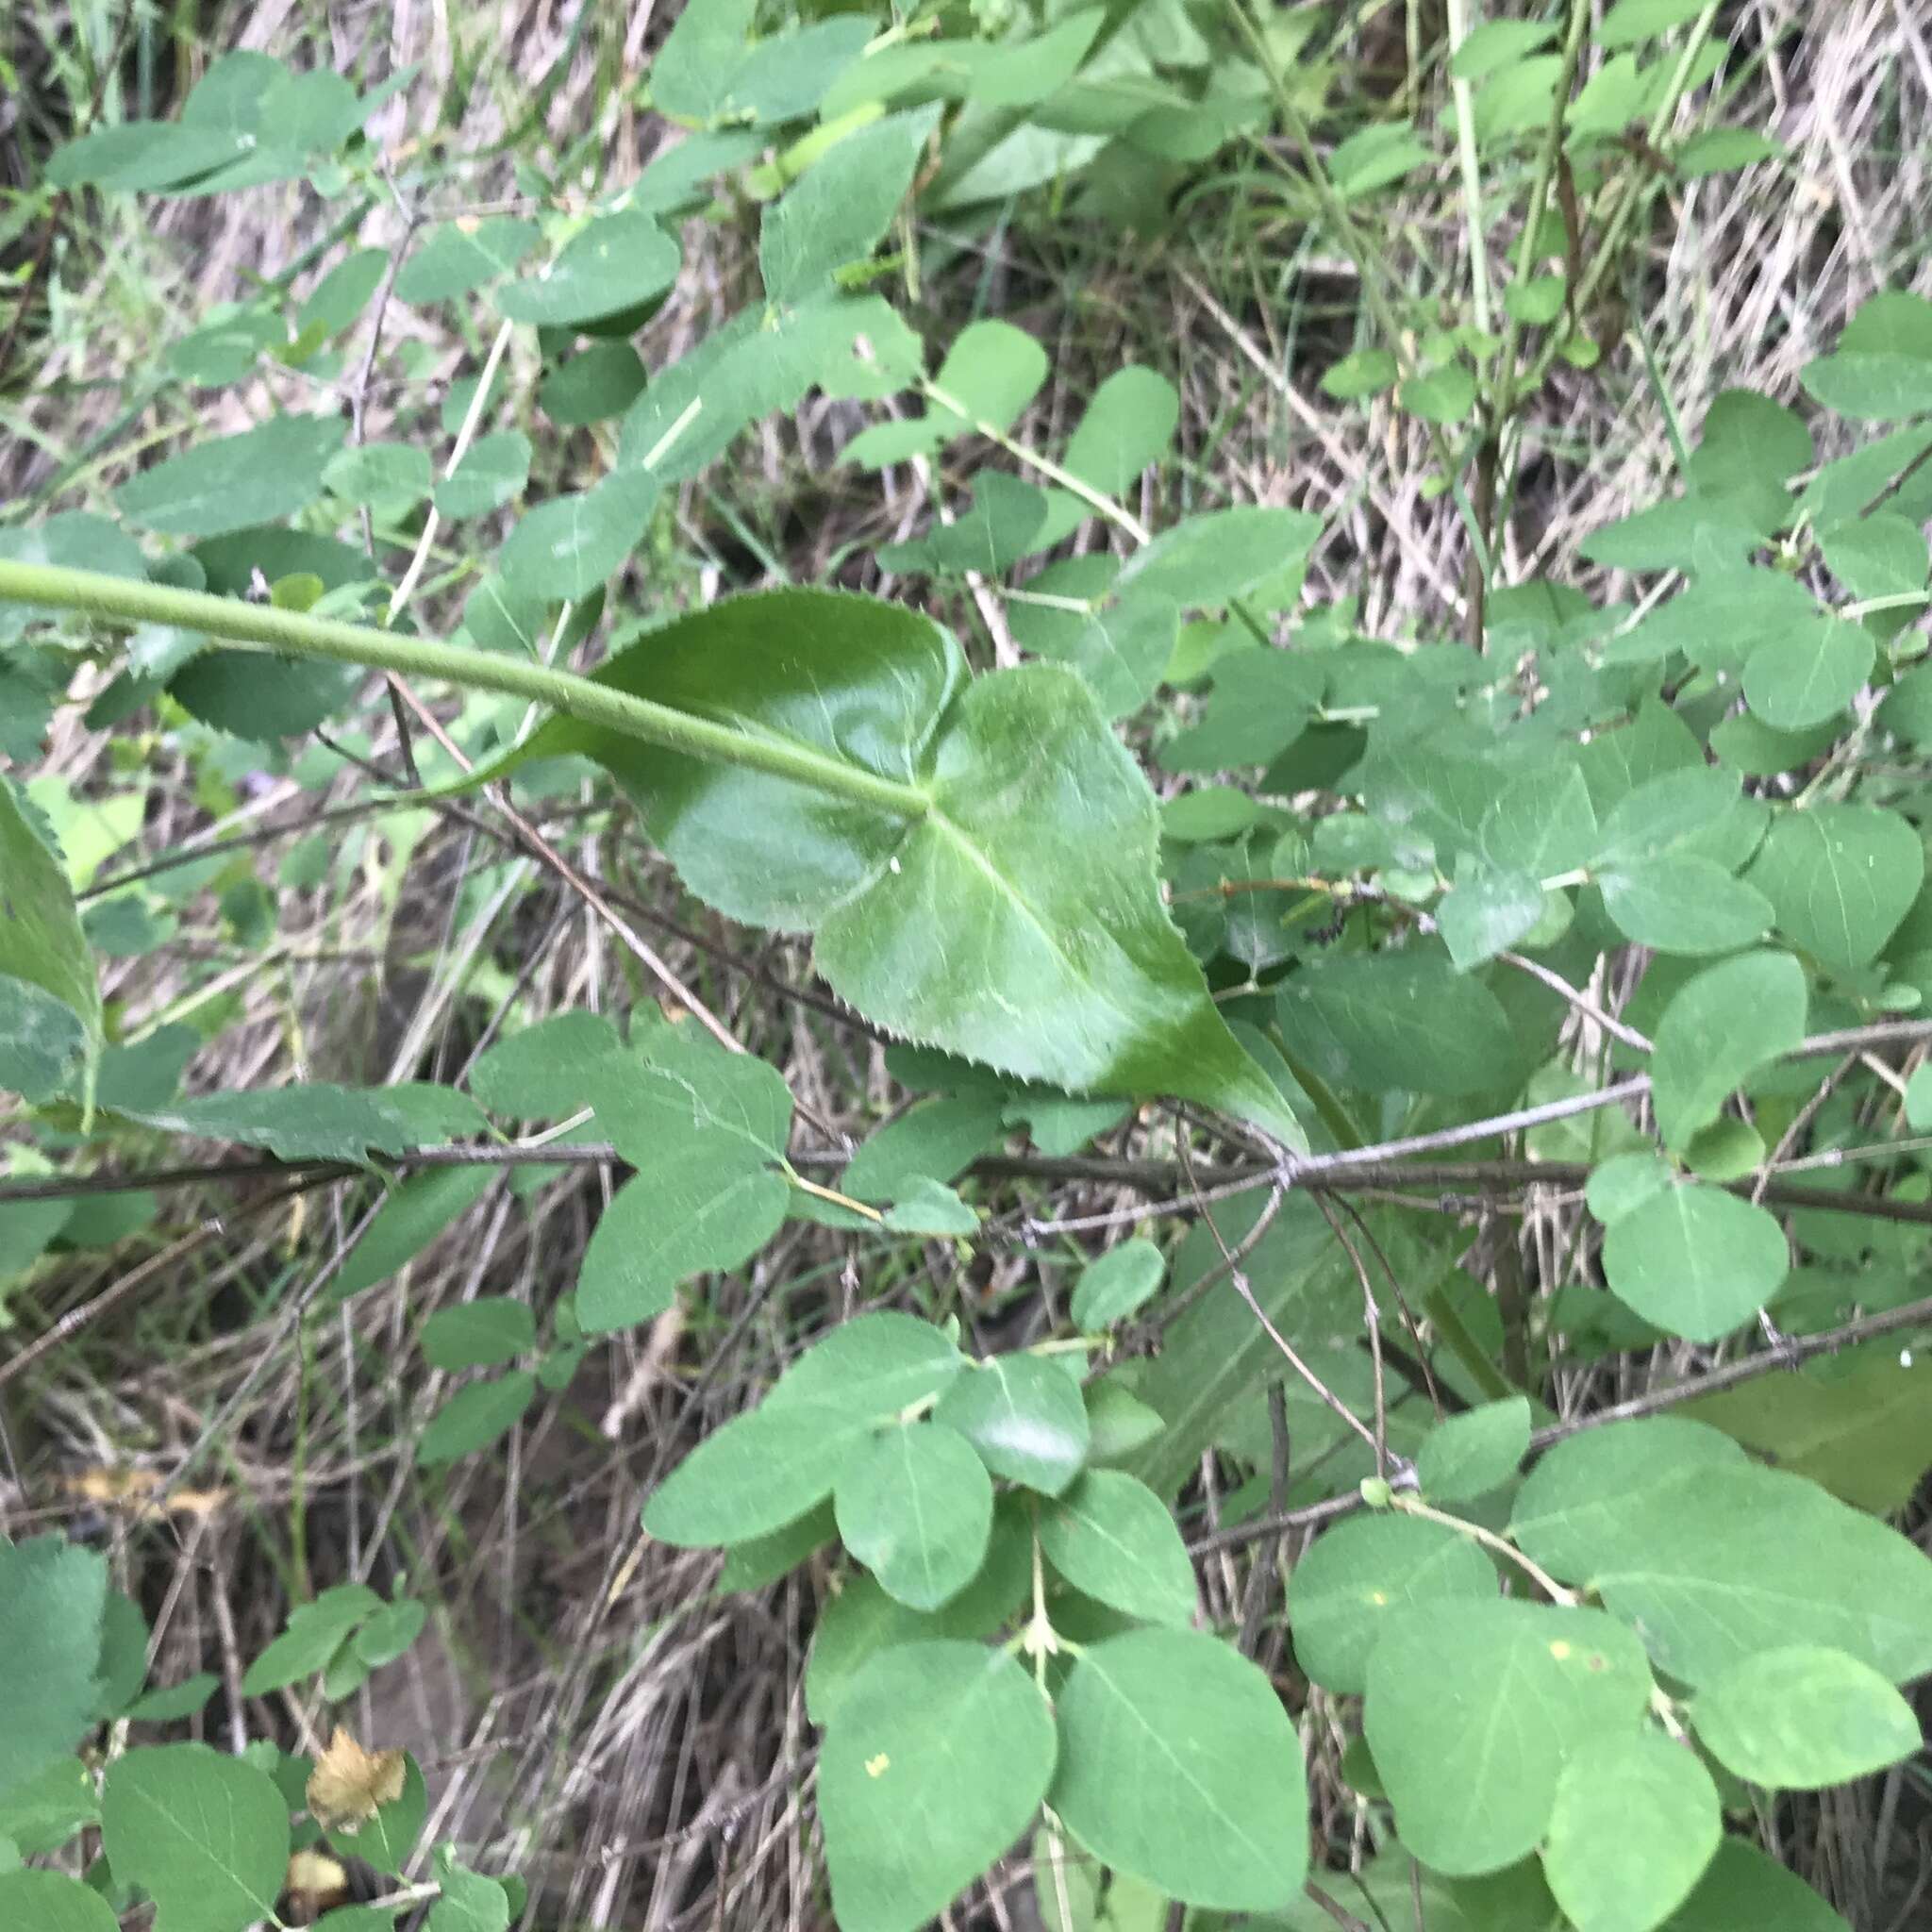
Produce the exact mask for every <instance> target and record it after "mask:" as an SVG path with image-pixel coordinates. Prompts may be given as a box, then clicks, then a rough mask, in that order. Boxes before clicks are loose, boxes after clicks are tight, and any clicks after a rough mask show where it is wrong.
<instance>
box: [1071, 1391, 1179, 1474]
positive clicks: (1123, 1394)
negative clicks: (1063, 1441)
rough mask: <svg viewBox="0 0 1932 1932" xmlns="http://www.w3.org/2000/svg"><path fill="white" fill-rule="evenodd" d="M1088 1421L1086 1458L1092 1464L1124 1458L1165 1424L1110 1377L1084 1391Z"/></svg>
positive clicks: (1156, 1433) (1130, 1454)
mask: <svg viewBox="0 0 1932 1932" xmlns="http://www.w3.org/2000/svg"><path fill="white" fill-rule="evenodd" d="M1087 1422H1088V1426H1089V1429H1090V1431H1091V1433H1090V1436H1089V1440H1088V1445H1087V1459H1088V1460H1089V1461H1090V1462H1091V1463H1094V1464H1099V1463H1104V1462H1124V1461H1125V1460H1127V1458H1128V1457H1131V1456H1132V1455H1133V1454H1134V1452H1135V1451H1136V1450H1137V1449H1144V1448H1145V1447H1146V1446H1147V1444H1148V1443H1149V1442H1151V1441H1154V1439H1155V1438H1156V1437H1157V1436H1158V1435H1159V1434H1160V1432H1161V1430H1162V1429H1164V1428H1165V1427H1166V1426H1167V1424H1165V1423H1163V1422H1162V1421H1161V1419H1160V1417H1159V1416H1158V1415H1157V1414H1156V1413H1155V1411H1154V1410H1153V1409H1151V1408H1149V1407H1147V1405H1146V1404H1145V1403H1144V1402H1142V1401H1141V1400H1140V1399H1139V1397H1137V1396H1136V1395H1134V1394H1133V1393H1132V1392H1131V1391H1128V1390H1126V1389H1124V1388H1123V1387H1122V1386H1121V1385H1120V1384H1119V1383H1118V1382H1117V1381H1114V1380H1113V1379H1111V1378H1108V1379H1107V1380H1104V1381H1101V1382H1099V1383H1096V1384H1095V1385H1094V1386H1093V1387H1092V1388H1091V1389H1090V1390H1089V1391H1087Z"/></svg>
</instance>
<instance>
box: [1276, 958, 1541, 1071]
mask: <svg viewBox="0 0 1932 1932" xmlns="http://www.w3.org/2000/svg"><path fill="white" fill-rule="evenodd" d="M1276 1011H1277V1013H1278V1016H1279V1019H1280V1024H1281V1031H1282V1036H1283V1038H1284V1039H1285V1040H1286V1041H1287V1042H1288V1045H1289V1048H1290V1050H1291V1052H1292V1053H1294V1054H1295V1055H1297V1056H1298V1057H1299V1058H1301V1059H1303V1060H1305V1061H1306V1062H1307V1064H1308V1065H1309V1066H1310V1067H1312V1068H1313V1069H1314V1071H1315V1072H1316V1073H1317V1074H1320V1075H1321V1077H1322V1078H1323V1079H1324V1080H1326V1081H1327V1082H1328V1083H1329V1084H1330V1085H1331V1086H1338V1087H1360V1088H1368V1089H1370V1090H1380V1089H1384V1088H1397V1089H1404V1090H1407V1091H1410V1092H1420V1093H1440V1094H1444V1095H1447V1096H1449V1097H1452V1098H1454V1097H1457V1096H1459V1095H1462V1094H1469V1093H1481V1092H1485V1091H1491V1090H1492V1089H1494V1088H1495V1087H1497V1086H1498V1085H1500V1084H1502V1083H1503V1082H1504V1081H1505V1080H1506V1079H1507V1074H1508V1070H1509V1068H1510V1067H1511V1065H1512V1064H1513V1063H1514V1061H1515V1058H1516V1037H1515V1033H1514V1030H1513V1029H1512V1027H1511V1026H1510V1024H1509V1022H1508V1019H1507V1016H1506V1015H1505V1013H1504V1011H1503V1008H1501V1006H1499V1005H1498V1004H1497V1001H1496V996H1495V994H1494V993H1492V992H1491V991H1490V990H1489V988H1488V987H1486V986H1485V985H1483V983H1482V982H1481V981H1480V980H1478V979H1474V978H1471V977H1468V976H1467V975H1465V974H1459V973H1457V971H1456V969H1455V967H1454V966H1453V965H1452V964H1451V963H1450V961H1449V960H1448V959H1446V958H1443V957H1442V955H1441V953H1438V952H1436V951H1434V950H1433V949H1424V948H1422V947H1419V946H1415V947H1409V948H1407V949H1405V950H1403V951H1401V952H1392V953H1375V954H1357V955H1353V956H1349V957H1343V958H1321V959H1314V960H1310V961H1308V962H1307V964H1305V965H1304V966H1303V967H1302V969H1301V971H1300V972H1298V973H1297V974H1294V976H1293V977H1292V978H1291V979H1289V980H1288V981H1287V982H1286V983H1285V984H1284V985H1283V987H1282V989H1281V991H1280V993H1279V995H1278V996H1277V1000H1276Z"/></svg>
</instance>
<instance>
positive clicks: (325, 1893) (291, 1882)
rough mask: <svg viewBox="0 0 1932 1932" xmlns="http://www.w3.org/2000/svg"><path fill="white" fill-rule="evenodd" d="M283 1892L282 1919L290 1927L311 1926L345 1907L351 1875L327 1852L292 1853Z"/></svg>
mask: <svg viewBox="0 0 1932 1932" xmlns="http://www.w3.org/2000/svg"><path fill="white" fill-rule="evenodd" d="M282 1890H283V1891H284V1893H285V1894H286V1895H287V1901H288V1902H287V1904H286V1905H285V1906H284V1907H283V1917H284V1918H285V1919H286V1921H287V1922H288V1923H289V1924H291V1925H312V1924H314V1923H315V1922H316V1920H318V1919H319V1918H321V1917H322V1915H323V1913H325V1912H326V1911H330V1910H333V1909H334V1907H337V1906H339V1905H343V1904H346V1903H347V1901H348V1896H349V1874H348V1873H347V1871H346V1870H345V1869H344V1868H343V1867H342V1866H341V1865H340V1864H339V1863H338V1862H337V1861H336V1860H335V1859H334V1858H331V1857H329V1856H328V1855H327V1854H326V1853H325V1852H293V1853H291V1854H290V1857H289V1875H288V1877H287V1878H286V1879H285V1880H284V1881H283V1884H282Z"/></svg>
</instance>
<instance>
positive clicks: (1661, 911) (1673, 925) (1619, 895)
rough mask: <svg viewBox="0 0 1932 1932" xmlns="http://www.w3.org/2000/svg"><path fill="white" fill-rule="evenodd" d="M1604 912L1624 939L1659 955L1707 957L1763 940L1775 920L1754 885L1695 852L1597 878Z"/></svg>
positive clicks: (1648, 862)
mask: <svg viewBox="0 0 1932 1932" xmlns="http://www.w3.org/2000/svg"><path fill="white" fill-rule="evenodd" d="M1597 883H1598V884H1599V885H1600V886H1601V887H1602V888H1603V895H1604V910H1605V911H1606V912H1607V913H1608V914H1609V916H1610V920H1611V923H1612V924H1614V925H1615V926H1616V928H1617V930H1618V931H1619V932H1621V933H1622V934H1623V935H1624V938H1625V939H1628V940H1634V941H1636V942H1637V943H1638V944H1639V945H1640V946H1654V947H1656V948H1657V951H1658V952H1663V953H1685V954H1690V955H1691V956H1693V957H1699V958H1701V957H1703V956H1705V955H1707V954H1710V953H1729V952H1734V951H1735V950H1736V949H1737V948H1738V947H1740V946H1748V945H1752V944H1755V943H1756V942H1757V941H1758V940H1761V939H1762V938H1763V937H1764V935H1765V932H1766V929H1767V928H1768V927H1769V926H1770V924H1771V923H1772V920H1773V918H1774V908H1773V907H1772V903H1771V901H1770V900H1769V899H1767V898H1766V897H1765V896H1764V894H1763V893H1762V892H1760V891H1757V888H1756V887H1754V886H1749V885H1746V884H1745V883H1744V882H1743V881H1742V880H1741V879H1734V878H1733V877H1732V876H1731V875H1730V874H1729V873H1728V872H1726V871H1725V870H1724V867H1723V866H1721V865H1719V864H1718V863H1717V862H1716V861H1715V860H1714V859H1709V858H1701V857H1700V856H1699V855H1698V854H1696V853H1694V852H1678V853H1671V854H1668V855H1666V856H1664V857H1662V858H1647V859H1644V860H1642V861H1641V863H1640V864H1639V865H1638V866H1637V867H1636V869H1635V870H1632V871H1628V872H1626V871H1623V870H1620V869H1609V870H1606V871H1605V872H1603V873H1601V874H1599V875H1598V880H1597Z"/></svg>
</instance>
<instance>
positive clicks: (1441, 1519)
mask: <svg viewBox="0 0 1932 1932" xmlns="http://www.w3.org/2000/svg"><path fill="white" fill-rule="evenodd" d="M1390 1507H1391V1508H1394V1509H1399V1510H1401V1512H1402V1513H1403V1515H1405V1516H1420V1517H1421V1518H1422V1520H1423V1521H1424V1523H1440V1524H1441V1525H1442V1527H1443V1528H1444V1529H1453V1530H1456V1531H1457V1532H1458V1533H1459V1534H1460V1535H1462V1536H1466V1537H1473V1538H1474V1540H1475V1541H1477V1542H1479V1543H1480V1544H1482V1546H1483V1548H1484V1549H1486V1550H1492V1551H1494V1552H1495V1554H1496V1555H1497V1556H1499V1557H1503V1558H1504V1559H1505V1560H1506V1561H1507V1562H1511V1563H1514V1564H1515V1565H1516V1566H1517V1568H1518V1569H1519V1570H1521V1571H1522V1572H1523V1574H1524V1575H1525V1576H1527V1577H1528V1578H1529V1580H1530V1581H1531V1582H1532V1583H1533V1584H1535V1585H1536V1587H1537V1588H1538V1589H1539V1590H1540V1591H1542V1592H1543V1594H1544V1595H1545V1596H1547V1597H1548V1598H1549V1600H1550V1601H1551V1602H1552V1603H1553V1604H1560V1605H1562V1607H1564V1608H1565V1609H1574V1608H1575V1607H1576V1606H1577V1604H1578V1603H1580V1602H1581V1601H1582V1599H1581V1598H1580V1597H1579V1596H1578V1595H1577V1593H1576V1592H1575V1591H1574V1590H1566V1589H1564V1587H1563V1586H1562V1585H1561V1584H1560V1583H1558V1582H1557V1579H1556V1578H1555V1577H1554V1576H1552V1575H1551V1574H1550V1573H1549V1572H1548V1571H1547V1570H1545V1569H1544V1568H1543V1567H1542V1565H1541V1564H1540V1563H1538V1562H1536V1561H1535V1560H1534V1559H1533V1558H1531V1557H1525V1556H1524V1554H1523V1552H1522V1551H1521V1550H1519V1549H1518V1548H1517V1547H1516V1545H1515V1544H1514V1543H1512V1542H1511V1541H1509V1540H1508V1538H1507V1537H1501V1536H1498V1535H1497V1534H1496V1533H1495V1531H1494V1530H1492V1529H1485V1528H1484V1527H1483V1526H1482V1524H1480V1523H1471V1522H1470V1521H1468V1519H1467V1518H1465V1517H1461V1516H1452V1515H1450V1514H1449V1512H1448V1511H1447V1510H1446V1509H1432V1508H1431V1507H1429V1506H1428V1504H1426V1503H1424V1502H1423V1501H1421V1500H1420V1499H1419V1498H1417V1497H1415V1496H1408V1495H1395V1496H1392V1497H1391V1498H1390Z"/></svg>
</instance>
